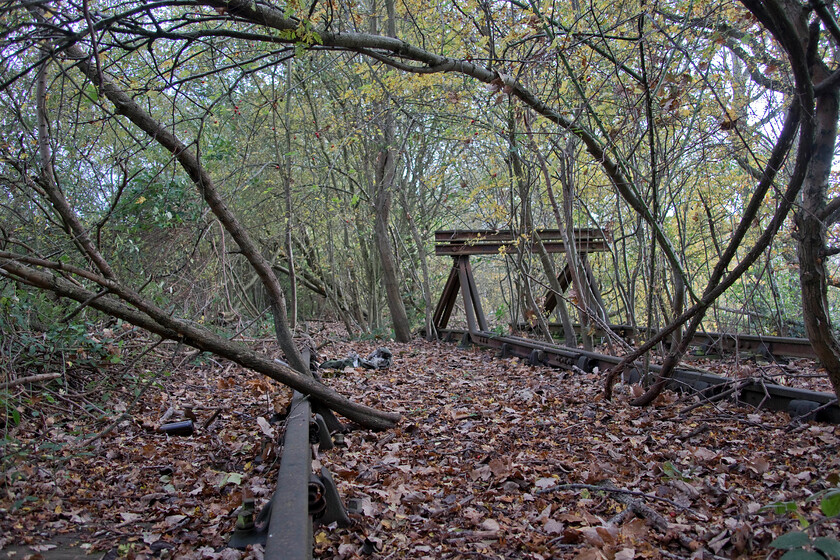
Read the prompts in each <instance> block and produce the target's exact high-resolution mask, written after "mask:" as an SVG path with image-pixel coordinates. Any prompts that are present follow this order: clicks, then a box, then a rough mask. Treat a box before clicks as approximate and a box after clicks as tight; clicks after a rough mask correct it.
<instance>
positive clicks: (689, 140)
mask: <svg viewBox="0 0 840 560" xmlns="http://www.w3.org/2000/svg"><path fill="white" fill-rule="evenodd" d="M0 10H2V12H0V13H2V23H0V25H2V35H0V48H2V50H0V53H1V54H0V56H1V57H2V59H0V81H1V82H2V84H3V86H2V91H1V92H0V104H2V107H3V111H2V120H0V130H2V140H0V142H2V143H0V149H2V161H0V180H2V185H3V199H2V204H1V205H0V227H2V240H0V271H2V273H3V275H4V276H5V278H6V279H7V280H9V282H8V283H7V284H5V285H4V287H3V289H4V295H6V296H10V295H12V294H13V293H16V291H17V290H20V289H24V287H25V286H29V287H35V288H39V289H42V290H49V291H52V292H55V293H57V294H58V295H60V296H62V297H63V298H67V299H70V300H75V301H76V302H77V303H76V304H75V311H73V310H72V308H71V309H68V310H67V313H68V314H69V313H79V312H81V311H84V310H85V309H87V308H92V309H96V310H98V311H101V312H104V313H106V314H109V315H113V316H115V317H118V318H120V319H122V320H125V321H129V322H131V323H134V324H136V325H138V326H141V327H143V328H146V329H149V330H151V331H152V332H155V333H157V334H159V335H161V336H164V337H168V338H175V339H181V340H184V341H185V342H187V343H188V344H192V345H194V346H196V347H197V348H199V349H202V350H207V351H213V352H221V353H223V354H224V355H227V356H229V357H236V359H238V360H240V363H242V364H243V365H247V366H248V367H253V368H255V369H257V370H258V371H261V372H263V373H266V374H267V375H271V376H274V377H275V378H277V379H279V380H281V381H283V382H284V383H287V384H289V385H291V386H294V387H296V388H298V389H300V390H303V391H306V392H312V393H313V394H315V393H317V394H318V397H319V398H321V399H323V400H325V402H326V401H329V402H330V403H333V404H336V405H337V406H343V407H345V409H346V412H347V413H348V414H354V413H353V412H352V410H351V409H352V406H353V405H352V403H348V402H346V401H342V400H341V397H340V396H339V395H336V394H334V393H332V392H330V391H329V390H328V389H327V388H326V387H323V386H322V385H320V384H318V383H317V381H314V380H312V379H311V378H308V377H307V376H306V368H305V366H304V365H303V362H302V360H301V358H300V356H299V354H298V349H297V346H296V344H295V341H294V340H293V334H294V330H295V328H297V327H298V325H297V318H296V317H297V316H298V314H297V311H298V309H301V310H305V313H304V314H318V313H327V312H328V313H330V314H332V315H333V316H335V317H336V318H338V319H340V320H341V321H342V322H344V324H345V325H346V326H347V327H348V329H349V330H351V331H356V332H373V331H377V330H380V329H388V328H393V330H394V334H395V336H396V337H397V338H402V339H404V338H405V337H406V336H409V333H410V329H411V328H414V327H417V326H421V325H425V326H426V328H427V330H431V329H430V324H429V317H430V316H431V311H432V306H433V298H434V297H435V294H436V292H437V291H438V289H439V286H440V283H441V281H442V278H443V275H444V274H445V272H446V263H441V262H438V261H435V260H434V259H431V258H430V257H429V255H430V251H431V243H432V236H431V234H432V233H433V232H434V230H436V229H442V228H450V229H457V228H504V229H512V230H514V231H516V232H518V233H519V234H521V235H522V236H523V239H530V238H532V237H533V236H534V235H535V233H536V234H537V235H538V232H539V230H540V229H545V228H559V229H561V230H566V231H568V228H572V227H594V228H600V230H601V231H602V232H603V234H605V235H606V236H607V238H608V239H609V240H610V251H609V252H607V253H605V254H604V255H602V256H596V257H592V263H591V264H592V267H593V269H594V273H595V276H596V277H597V279H598V281H599V283H600V287H601V290H600V291H601V294H597V295H596V294H594V293H587V291H586V289H585V287H584V285H583V284H582V283H580V282H579V281H578V280H577V278H578V275H583V274H585V267H586V264H588V263H584V259H582V258H581V257H580V255H576V254H575V252H574V251H570V252H569V254H567V255H566V257H565V258H566V259H567V260H568V262H569V263H570V264H571V265H572V266H571V269H572V271H573V273H572V277H573V280H574V282H573V287H574V288H573V290H572V292H571V293H570V294H569V297H568V298H567V300H566V303H565V304H564V306H561V307H562V308H563V309H560V310H558V311H560V312H562V313H566V314H567V315H568V314H569V311H571V314H572V315H577V316H578V319H579V320H580V322H581V323H583V324H587V323H588V322H589V321H590V320H591V321H596V320H597V321H602V322H611V323H629V324H633V325H644V326H650V327H652V328H653V329H655V332H656V333H657V334H655V335H654V336H651V337H650V338H649V339H648V340H647V341H646V342H645V343H644V344H642V345H640V346H639V347H638V349H636V350H634V351H633V352H630V353H628V355H627V356H626V360H625V362H626V363H630V362H632V361H633V360H636V359H638V358H639V357H641V356H642V355H644V353H646V352H648V351H650V350H651V349H652V348H654V347H655V346H656V344H658V343H659V342H660V341H661V340H662V339H663V338H665V337H669V336H670V337H672V339H673V341H674V342H675V343H674V344H672V346H671V351H670V354H669V355H668V358H667V360H666V376H667V371H668V368H672V367H674V365H675V364H676V363H678V362H679V360H680V359H681V357H682V355H683V354H684V353H685V351H686V349H687V346H688V342H689V341H690V339H691V337H692V336H693V334H694V332H696V331H697V330H698V329H701V328H709V329H710V330H720V329H735V330H755V331H758V332H763V333H767V334H799V335H806V336H808V337H809V338H810V339H811V340H812V342H813V345H814V347H815V349H816V350H817V352H818V354H819V356H820V359H821V361H822V363H823V364H824V366H825V367H826V369H827V370H828V371H829V372H830V375H831V379H832V382H833V384H834V387H835V390H836V391H837V392H838V394H840V346H838V344H837V341H836V335H835V334H834V331H833V330H832V316H831V313H830V309H831V308H832V306H831V302H832V301H834V299H835V298H836V295H835V294H833V293H832V292H831V291H830V289H833V288H832V286H833V285H837V284H840V281H838V279H837V277H836V276H835V270H836V267H837V263H836V262H835V258H836V256H835V255H836V253H837V252H838V251H837V250H836V248H834V247H833V245H832V242H833V240H834V237H835V235H836V233H837V228H836V224H837V220H838V218H840V198H837V197H836V194H837V187H836V181H835V174H834V173H833V170H832V164H833V158H834V151H835V144H836V134H837V121H838V107H837V104H838V101H837V98H838V85H837V84H838V81H840V78H838V76H840V72H838V68H837V64H836V60H835V52H836V50H837V49H836V47H837V46H838V45H837V42H838V40H840V27H838V25H837V23H836V17H835V14H834V13H833V10H834V7H833V6H826V5H822V4H820V5H815V4H813V5H812V4H809V3H805V4H803V3H800V2H797V1H794V0H771V1H769V2H764V3H759V2H753V1H752V0H746V1H744V2H742V3H729V2H725V3H719V2H667V3H666V2H660V3H653V4H649V3H645V2H641V3H633V2H631V3H621V4H619V5H617V4H616V3H614V2H590V3H588V4H586V5H583V4H582V3H580V2H572V3H571V4H565V3H557V2H553V1H544V2H537V1H533V2H521V1H519V0H508V1H506V2H483V1H482V2H479V1H463V2H462V1H447V2H423V3H415V2H403V3H395V2H393V1H392V0H384V1H383V2H377V1H376V0H370V1H369V2H356V1H355V0H347V1H344V0H340V1H336V2H333V1H330V2H324V1H321V2H319V1H318V0H313V1H312V2H311V3H309V4H300V3H297V2H289V3H285V4H283V3H275V2H262V1H249V0H231V1H185V2H173V1H153V2H130V1H123V2H108V1H102V2H93V1H90V2H88V1H84V2H66V1H64V2H40V1H34V2H3V3H2V4H1V5H0ZM791 215H793V216H794V218H793V219H790V218H791ZM499 260H500V261H501V263H502V264H501V265H492V264H491V263H490V262H487V263H482V266H483V268H484V269H485V271H484V272H486V274H487V275H488V277H490V278H493V279H495V280H497V282H498V284H499V286H500V287H501V290H500V293H501V295H497V296H493V297H495V299H492V304H491V305H492V309H493V310H494V311H497V315H498V318H499V319H500V320H501V322H504V321H507V322H518V321H519V318H520V317H522V316H523V315H526V311H528V310H529V309H530V310H531V311H532V312H533V307H535V305H536V304H537V303H538V302H537V301H536V298H537V297H538V296H539V293H540V292H541V291H542V290H543V289H544V288H542V286H548V285H551V282H552V281H553V280H554V279H555V277H556V270H554V269H553V267H554V266H557V264H558V263H556V262H552V261H551V259H549V258H540V256H538V255H531V254H525V253H523V252H521V251H520V252H518V254H516V255H513V254H509V255H505V258H504V259H499ZM538 288H539V289H538ZM534 294H537V295H534ZM597 297H600V298H601V299H602V303H599V302H598V301H596V300H597ZM566 307H568V308H569V309H568V310H567V309H566ZM267 311H268V313H269V314H270V316H271V317H272V323H273V326H274V329H275V334H276V337H277V340H278V343H279V345H280V346H281V348H282V350H283V351H284V353H285V355H286V357H287V359H288V361H289V364H290V366H291V368H286V367H285V366H280V365H277V364H272V363H271V361H270V360H265V359H264V358H261V357H259V356H255V355H252V354H248V355H245V354H242V353H241V352H242V351H241V349H238V348H237V347H235V346H232V345H230V343H229V341H226V340H225V338H224V337H222V336H219V335H217V334H215V333H214V332H213V329H212V328H209V327H210V326H211V325H210V323H212V322H213V321H215V320H217V319H218V318H219V317H221V316H225V317H227V316H229V315H230V314H233V315H234V316H235V317H239V318H244V319H245V322H246V323H247V322H249V321H252V320H255V319H256V318H258V317H261V316H264V315H263V314H264V313H266V312H267ZM260 360H263V361H260ZM621 369H622V368H621V367H619V368H616V369H615V370H614V371H613V372H612V374H611V376H610V380H612V379H614V378H615V376H616V375H617V374H618V373H620V371H621ZM663 384H664V380H662V382H661V383H656V384H654V385H653V386H652V387H651V388H650V390H649V391H648V393H647V394H646V395H644V396H642V397H640V398H639V399H638V400H637V404H644V403H646V402H650V400H651V399H652V398H653V397H655V396H656V394H658V391H659V390H661V388H662V386H663ZM609 386H610V382H609V381H608V384H607V388H608V390H609ZM355 418H357V419H358V420H359V421H367V422H370V423H371V424H375V425H378V426H385V425H389V423H390V422H392V421H393V420H394V418H393V417H389V416H388V415H385V414H383V413H378V412H377V411H372V410H357V411H356V413H355Z"/></svg>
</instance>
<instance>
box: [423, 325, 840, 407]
mask: <svg viewBox="0 0 840 560" xmlns="http://www.w3.org/2000/svg"><path fill="white" fill-rule="evenodd" d="M438 336H441V337H442V338H443V339H444V340H448V341H454V340H456V339H458V340H460V341H461V342H462V344H467V343H473V344H476V345H479V346H483V347H486V348H495V349H496V350H498V351H499V353H500V355H501V356H502V357H508V356H517V357H520V358H526V359H527V360H528V361H529V363H531V364H533V365H547V366H553V367H565V368H570V367H573V366H574V367H577V368H580V369H581V370H583V371H586V372H591V371H593V369H594V368H595V367H596V366H597V367H598V368H599V369H601V370H606V369H609V368H611V367H613V366H615V365H617V364H618V363H619V362H620V361H621V358H619V357H616V356H607V355H605V354H598V353H596V352H588V351H586V350H581V349H579V348H571V347H567V346H561V345H558V344H549V343H547V342H542V341H538V340H529V339H525V338H520V337H515V336H500V335H497V334H495V333H492V332H487V331H481V332H473V333H470V332H468V331H465V330H461V329H445V330H442V331H439V332H438ZM649 370H650V373H652V374H654V375H655V374H658V373H660V372H661V371H662V369H661V368H660V367H659V366H658V365H655V364H651V365H650V366H649ZM642 375H643V374H642V372H641V371H639V370H638V369H636V368H629V369H628V371H627V372H626V373H625V376H624V377H623V379H624V381H626V382H630V383H635V382H638V381H639V380H641V378H642ZM735 382H737V380H733V379H729V378H726V377H721V376H719V375H713V374H709V373H704V372H700V371H693V370H690V369H685V368H676V369H675V370H674V371H673V373H672V375H671V379H670V382H669V388H671V389H675V390H693V391H697V392H700V393H701V394H703V395H704V396H706V397H713V396H715V395H718V394H721V393H723V392H724V391H725V390H727V389H728V388H730V387H732V386H733V383H735ZM737 398H738V401H739V402H743V403H745V404H749V405H751V406H755V407H760V408H766V409H768V410H777V411H784V412H788V413H790V414H791V415H792V416H804V417H806V418H810V417H813V418H814V419H816V420H818V421H821V422H828V423H832V424H840V406H838V405H837V402H836V398H835V395H834V394H832V393H822V392H817V391H809V390H807V389H793V388H791V387H785V386H782V385H777V384H774V383H756V382H749V383H745V384H744V385H743V386H742V387H740V389H739V390H738V394H737Z"/></svg>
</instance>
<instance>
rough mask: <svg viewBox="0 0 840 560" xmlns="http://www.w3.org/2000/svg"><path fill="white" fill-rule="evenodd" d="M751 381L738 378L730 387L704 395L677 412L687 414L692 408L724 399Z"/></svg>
mask: <svg viewBox="0 0 840 560" xmlns="http://www.w3.org/2000/svg"><path fill="white" fill-rule="evenodd" d="M752 381H753V380H752V379H746V380H743V379H742V380H739V381H737V382H735V383H733V385H732V387H730V388H729V389H727V390H726V391H723V392H721V393H718V394H717V395H712V396H711V397H706V398H704V399H702V400H701V401H700V402H698V403H694V404H693V405H691V406H687V407H685V408H684V409H682V410H680V412H679V413H680V414H688V413H689V412H691V411H692V410H694V409H697V408H700V407H701V406H706V405H707V404H712V403H714V402H717V401H721V400H723V399H725V398H726V397H728V396H730V395H732V394H733V393H737V392H738V391H740V390H741V389H743V388H744V386H745V385H747V384H749V383H750V382H752Z"/></svg>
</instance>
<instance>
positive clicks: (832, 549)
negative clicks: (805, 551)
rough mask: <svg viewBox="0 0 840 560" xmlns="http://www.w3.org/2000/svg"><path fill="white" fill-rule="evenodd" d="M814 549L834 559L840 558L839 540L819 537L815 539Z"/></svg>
mask: <svg viewBox="0 0 840 560" xmlns="http://www.w3.org/2000/svg"><path fill="white" fill-rule="evenodd" d="M814 548H816V549H817V550H819V551H820V552H822V553H823V554H825V555H826V556H830V557H832V558H840V542H838V541H837V539H830V538H828V537H817V538H816V539H814Z"/></svg>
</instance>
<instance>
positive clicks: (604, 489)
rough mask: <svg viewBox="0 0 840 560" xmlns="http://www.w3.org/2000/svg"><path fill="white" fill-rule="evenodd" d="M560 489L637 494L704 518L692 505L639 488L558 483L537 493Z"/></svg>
mask: <svg viewBox="0 0 840 560" xmlns="http://www.w3.org/2000/svg"><path fill="white" fill-rule="evenodd" d="M558 490H592V491H593V492H610V493H612V494H625V495H627V496H636V497H638V498H645V499H646V500H657V501H660V502H664V503H666V504H668V505H671V506H673V507H675V508H677V509H680V510H682V511H686V512H689V513H691V514H692V515H696V516H697V517H700V518H702V516H701V515H700V514H699V513H697V512H696V511H694V510H693V509H691V508H690V507H688V506H684V505H681V504H678V503H677V502H675V501H674V500H671V499H669V498H663V497H662V496H656V495H654V494H645V493H644V492H639V491H637V490H625V489H624V488H615V487H613V486H600V485H597V484H558V485H557V486H552V487H551V488H541V489H540V490H537V494H548V493H549V492H556V491H558Z"/></svg>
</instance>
